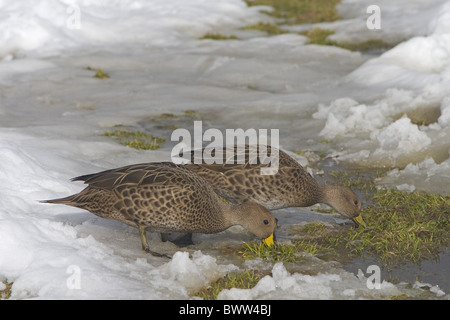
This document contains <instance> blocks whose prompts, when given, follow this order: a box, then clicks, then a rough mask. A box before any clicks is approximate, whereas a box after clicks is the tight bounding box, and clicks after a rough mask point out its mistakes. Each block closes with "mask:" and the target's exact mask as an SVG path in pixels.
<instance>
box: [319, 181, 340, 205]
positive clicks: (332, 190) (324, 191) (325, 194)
mask: <svg viewBox="0 0 450 320" xmlns="http://www.w3.org/2000/svg"><path fill="white" fill-rule="evenodd" d="M338 192H339V187H337V186H330V185H327V184H321V200H320V202H322V203H325V204H327V205H329V206H330V207H332V208H333V209H334V205H333V202H334V201H333V199H335V198H336V195H337V193H338Z"/></svg>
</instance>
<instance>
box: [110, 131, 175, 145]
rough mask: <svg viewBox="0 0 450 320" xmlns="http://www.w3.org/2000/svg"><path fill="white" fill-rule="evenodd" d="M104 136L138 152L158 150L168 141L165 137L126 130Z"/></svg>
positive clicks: (111, 132)
mask: <svg viewBox="0 0 450 320" xmlns="http://www.w3.org/2000/svg"><path fill="white" fill-rule="evenodd" d="M102 136H105V137H112V138H114V139H116V140H117V141H118V142H119V143H120V144H123V145H125V146H128V147H130V148H134V149H138V150H156V149H158V148H160V147H161V146H162V144H163V143H164V142H165V141H166V139H165V138H164V137H155V136H153V135H151V134H149V133H145V132H142V131H131V130H126V129H124V128H123V129H117V130H114V131H109V130H108V131H106V132H105V133H104V134H102Z"/></svg>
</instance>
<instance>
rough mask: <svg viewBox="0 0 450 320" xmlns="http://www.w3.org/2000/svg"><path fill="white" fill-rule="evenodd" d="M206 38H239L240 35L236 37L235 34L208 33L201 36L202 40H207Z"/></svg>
mask: <svg viewBox="0 0 450 320" xmlns="http://www.w3.org/2000/svg"><path fill="white" fill-rule="evenodd" d="M205 39H210V40H239V38H238V37H236V36H235V35H230V36H225V35H223V34H220V33H207V34H205V35H204V36H202V37H201V38H200V40H205Z"/></svg>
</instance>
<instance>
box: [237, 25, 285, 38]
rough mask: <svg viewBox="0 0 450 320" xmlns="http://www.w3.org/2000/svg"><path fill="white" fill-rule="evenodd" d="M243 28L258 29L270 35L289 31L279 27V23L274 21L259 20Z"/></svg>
mask: <svg viewBox="0 0 450 320" xmlns="http://www.w3.org/2000/svg"><path fill="white" fill-rule="evenodd" d="M241 30H258V31H262V32H265V33H267V34H268V35H278V34H283V33H287V32H288V31H285V30H283V29H281V28H280V27H278V26H277V25H275V24H273V23H264V22H259V23H257V24H252V25H249V26H246V27H243V28H241Z"/></svg>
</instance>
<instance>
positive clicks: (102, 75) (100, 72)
mask: <svg viewBox="0 0 450 320" xmlns="http://www.w3.org/2000/svg"><path fill="white" fill-rule="evenodd" d="M86 70H91V71H95V75H94V78H97V79H107V78H109V74H107V73H105V72H103V70H102V69H101V68H98V69H94V68H91V67H87V68H86Z"/></svg>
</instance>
